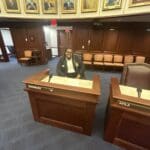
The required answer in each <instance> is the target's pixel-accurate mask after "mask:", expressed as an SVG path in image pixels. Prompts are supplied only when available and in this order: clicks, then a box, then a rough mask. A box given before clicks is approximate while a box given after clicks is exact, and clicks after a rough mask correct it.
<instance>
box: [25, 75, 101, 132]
mask: <svg viewBox="0 0 150 150" xmlns="http://www.w3.org/2000/svg"><path fill="white" fill-rule="evenodd" d="M33 78H34V77H32V79H33ZM35 78H36V76H35ZM36 79H37V78H36ZM25 82H26V85H27V87H26V89H25V90H26V91H27V92H28V94H29V99H30V103H31V107H32V112H33V116H34V119H35V120H36V121H39V122H42V123H47V124H50V125H53V126H57V127H60V128H65V129H69V130H72V131H76V132H80V133H84V134H87V135H90V134H91V132H92V126H93V119H94V115H95V108H96V104H97V103H98V101H97V100H98V98H99V94H100V93H97V94H92V92H91V93H88V92H86V93H85V92H81V90H70V91H68V89H67V88H66V89H63V88H58V86H53V87H52V85H51V87H48V86H50V83H48V86H47V87H45V85H44V87H42V89H34V88H31V87H32V86H30V84H29V82H30V81H29V80H28V81H27V80H26V81H25ZM94 82H95V81H94ZM31 83H33V82H31ZM97 83H98V84H99V81H97V82H96V84H97ZM40 84H41V83H40ZM35 85H36V86H35ZM34 86H35V87H41V85H40V86H39V85H38V83H37V84H35V82H34ZM95 87H98V85H97V86H95ZM99 88H100V87H99ZM99 88H98V90H99ZM51 89H52V90H51ZM87 91H88V90H87ZM99 92H100V91H99Z"/></svg>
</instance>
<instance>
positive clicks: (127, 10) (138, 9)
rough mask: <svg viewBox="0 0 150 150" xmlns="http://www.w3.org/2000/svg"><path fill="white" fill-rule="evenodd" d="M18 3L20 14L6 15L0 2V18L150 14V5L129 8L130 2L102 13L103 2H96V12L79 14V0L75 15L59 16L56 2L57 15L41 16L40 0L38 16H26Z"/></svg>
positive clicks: (126, 0) (59, 17)
mask: <svg viewBox="0 0 150 150" xmlns="http://www.w3.org/2000/svg"><path fill="white" fill-rule="evenodd" d="M19 1H20V7H21V13H20V14H15V13H7V12H6V11H5V9H4V5H3V3H2V0H0V8H1V13H0V17H1V18H2V17H7V18H29V19H52V18H56V19H72V18H101V17H102V18H103V17H110V16H122V15H128V14H141V13H150V5H148V6H140V7H131V8H129V7H128V6H129V1H130V0H122V8H121V9H115V10H109V11H103V10H102V5H103V0H98V10H97V12H92V13H81V0H77V13H76V14H61V0H57V1H58V13H57V14H43V13H42V8H41V0H39V2H40V13H39V14H26V13H25V12H24V5H23V0H19Z"/></svg>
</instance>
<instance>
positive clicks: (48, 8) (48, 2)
mask: <svg viewBox="0 0 150 150" xmlns="http://www.w3.org/2000/svg"><path fill="white" fill-rule="evenodd" d="M42 10H43V13H44V14H56V13H57V0H42Z"/></svg>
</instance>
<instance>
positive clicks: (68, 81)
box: [41, 76, 93, 89]
mask: <svg viewBox="0 0 150 150" xmlns="http://www.w3.org/2000/svg"><path fill="white" fill-rule="evenodd" d="M41 81H42V82H49V76H47V77H45V78H44V79H42V80H41ZM50 83H55V84H61V85H68V86H75V87H81V88H88V89H92V88H93V81H90V80H83V79H75V78H67V77H60V76H52V77H51V79H50Z"/></svg>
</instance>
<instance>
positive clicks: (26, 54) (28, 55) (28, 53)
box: [19, 50, 32, 65]
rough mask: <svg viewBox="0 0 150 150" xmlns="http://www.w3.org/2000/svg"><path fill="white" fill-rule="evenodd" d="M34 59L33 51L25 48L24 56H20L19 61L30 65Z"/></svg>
mask: <svg viewBox="0 0 150 150" xmlns="http://www.w3.org/2000/svg"><path fill="white" fill-rule="evenodd" d="M31 60H32V51H31V50H25V51H24V57H21V58H19V62H20V63H21V64H22V63H24V64H27V65H29V64H30V62H31Z"/></svg>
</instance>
